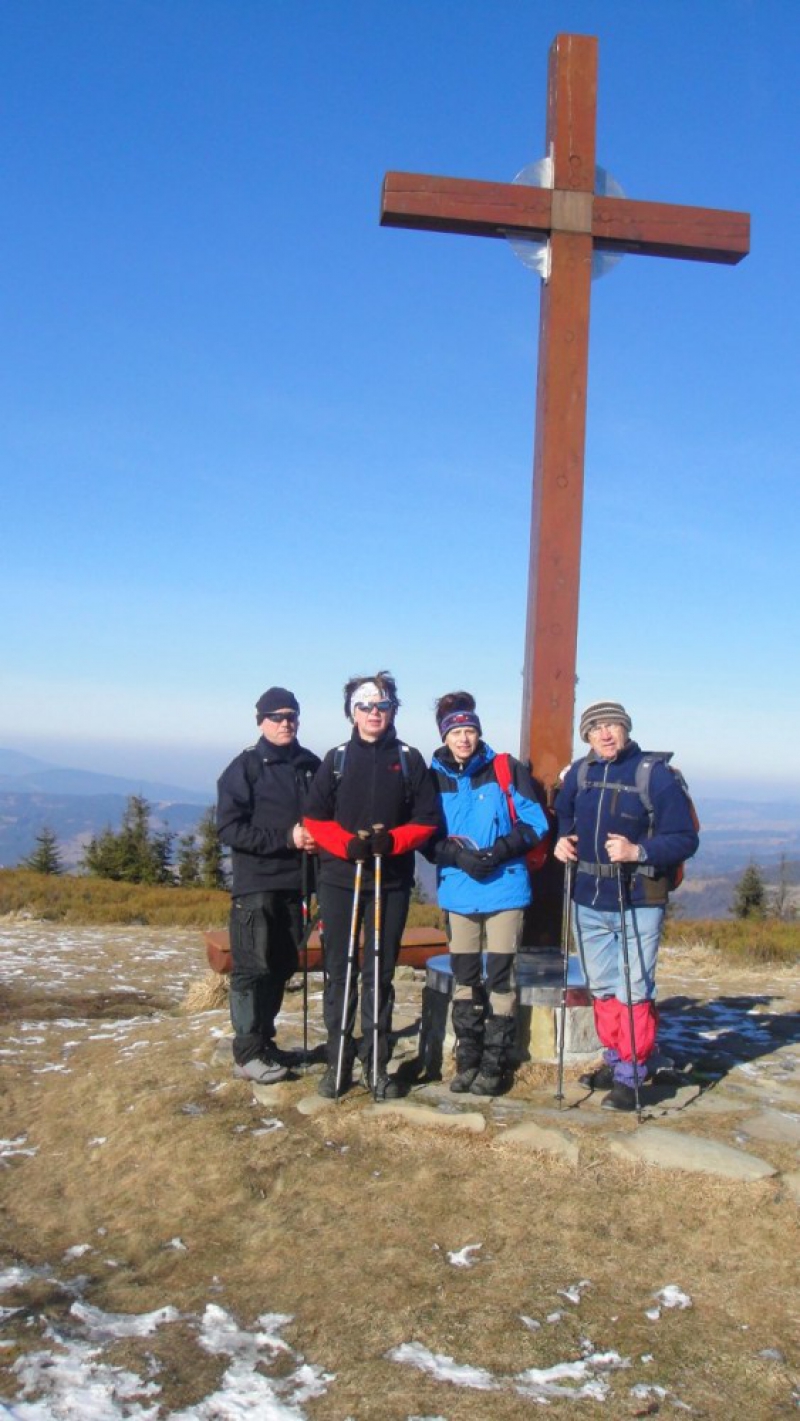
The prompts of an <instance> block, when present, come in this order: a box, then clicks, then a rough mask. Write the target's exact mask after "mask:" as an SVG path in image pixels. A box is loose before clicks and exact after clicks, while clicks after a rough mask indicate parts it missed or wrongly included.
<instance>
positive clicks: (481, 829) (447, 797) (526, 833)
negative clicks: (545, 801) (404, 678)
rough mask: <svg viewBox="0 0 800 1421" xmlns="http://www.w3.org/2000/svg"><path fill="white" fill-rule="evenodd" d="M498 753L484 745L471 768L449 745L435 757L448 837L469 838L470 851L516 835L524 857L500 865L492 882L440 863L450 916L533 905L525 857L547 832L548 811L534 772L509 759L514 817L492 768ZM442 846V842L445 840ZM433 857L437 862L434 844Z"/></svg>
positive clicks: (441, 892)
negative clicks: (539, 798)
mask: <svg viewBox="0 0 800 1421" xmlns="http://www.w3.org/2000/svg"><path fill="white" fill-rule="evenodd" d="M494 758H495V752H494V750H492V749H491V748H490V746H488V745H485V744H484V743H483V741H480V742H479V744H478V748H477V750H476V752H475V754H474V755H473V757H472V759H471V760H470V761H469V762H468V764H466V765H464V766H460V765H459V764H458V762H457V761H456V760H455V758H454V756H453V755H452V754H451V752H450V751H449V750H448V749H447V747H446V746H444V747H443V748H442V749H441V750H438V751H437V752H436V754H435V755H434V757H433V761H432V765H431V769H432V770H433V773H434V775H435V777H436V782H437V786H438V790H439V797H440V803H441V807H442V816H443V821H444V822H443V828H442V838H443V837H444V835H447V836H450V837H455V838H460V839H464V840H465V842H466V844H467V846H468V847H469V848H476V849H490V848H492V847H493V845H494V843H495V841H496V840H497V839H499V838H501V837H503V836H506V835H513V836H514V842H515V843H516V841H517V840H518V841H519V852H520V855H521V856H520V857H518V858H512V859H510V860H508V861H507V862H506V863H503V864H500V865H499V867H498V868H496V869H495V870H494V872H493V873H491V874H490V875H489V877H488V878H484V879H480V880H478V879H475V878H470V876H469V874H467V873H465V872H464V871H463V869H460V868H455V867H452V866H448V867H443V866H441V865H437V883H438V896H439V906H440V908H444V909H445V910H446V911H447V912H449V913H499V912H501V911H503V910H504V909H508V908H526V907H527V906H528V904H529V903H530V901H531V880H530V875H529V873H528V869H527V866H526V864H525V859H524V857H523V856H522V855H524V854H525V853H526V852H527V850H528V849H531V848H533V846H534V844H536V843H538V841H539V839H541V838H543V837H544V836H545V835H546V834H547V832H548V825H547V820H546V818H545V814H544V810H543V809H542V807H541V805H540V804H539V803H538V801H537V799H536V790H535V788H534V785H533V781H532V779H531V776H530V771H529V770H528V769H527V767H526V766H525V765H521V764H520V763H519V761H518V760H514V759H513V758H512V757H509V763H510V768H511V785H510V793H511V795H512V796H513V800H514V807H515V809H516V811H517V822H516V824H515V823H514V821H513V820H512V818H511V811H510V809H509V807H508V796H507V795H506V793H505V791H504V790H502V789H501V788H500V785H499V784H498V782H497V776H496V774H495V771H494V767H493V765H492V761H493V760H494ZM440 842H442V839H441V838H440ZM432 857H433V858H434V860H435V859H436V849H435V846H434V849H433V853H432Z"/></svg>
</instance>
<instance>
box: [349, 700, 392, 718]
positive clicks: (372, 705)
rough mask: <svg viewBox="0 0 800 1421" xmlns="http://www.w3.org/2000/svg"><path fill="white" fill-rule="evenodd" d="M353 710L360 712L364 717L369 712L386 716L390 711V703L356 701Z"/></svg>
mask: <svg viewBox="0 0 800 1421" xmlns="http://www.w3.org/2000/svg"><path fill="white" fill-rule="evenodd" d="M355 708H356V710H357V711H362V712H363V714H364V715H369V713H370V711H380V713H381V715H388V713H389V711H390V710H391V709H392V702H391V701H369V702H367V701H356V705H355Z"/></svg>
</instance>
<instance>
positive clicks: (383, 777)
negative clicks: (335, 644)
mask: <svg viewBox="0 0 800 1421" xmlns="http://www.w3.org/2000/svg"><path fill="white" fill-rule="evenodd" d="M399 705H400V701H399V699H398V696H397V685H396V682H395V680H394V677H393V676H392V675H390V673H389V672H388V671H379V672H378V673H377V674H376V675H374V676H353V677H351V679H350V680H349V681H348V682H347V684H346V685H345V687H344V712H345V715H346V717H347V719H348V720H349V721H350V722H351V724H352V726H353V731H352V734H351V736H350V739H349V740H348V741H347V742H346V744H344V745H339V746H336V747H334V748H333V749H332V750H329V751H328V753H327V755H326V756H325V758H324V760H323V762H322V764H321V766H320V768H319V770H318V771H317V774H316V775H315V777H314V779H313V781H312V783H311V786H310V788H309V792H308V797H307V800H306V806H305V815H304V819H303V823H304V826H305V828H306V830H307V831H308V833H309V834H311V835H312V837H313V839H314V841H315V843H316V844H317V847H318V850H319V858H320V867H319V885H318V892H319V903H320V908H321V910H322V920H323V922H324V924H325V992H324V1004H323V1012H324V1018H325V1027H326V1030H327V1035H328V1042H327V1061H328V1069H327V1070H326V1071H325V1074H324V1075H323V1077H322V1080H321V1081H320V1084H319V1087H318V1090H319V1094H320V1095H323V1096H327V1097H330V1098H332V1097H334V1096H335V1095H336V1094H337V1083H338V1088H339V1092H340V1093H341V1091H343V1090H347V1089H349V1087H350V1085H351V1084H352V1075H353V1066H354V1063H355V1058H356V1051H357V1050H358V1055H359V1058H360V1061H361V1070H362V1077H363V1080H364V1084H365V1085H368V1086H373V1087H374V1091H375V1097H376V1099H378V1100H386V1099H390V1098H392V1097H394V1096H397V1095H399V1093H400V1091H399V1087H398V1085H397V1082H396V1080H395V1078H394V1077H392V1076H389V1074H388V1072H387V1065H388V1062H389V1057H390V1034H391V1028H392V1006H393V1002H394V991H393V987H392V980H393V977H394V969H395V966H396V964H397V958H398V954H399V951H400V942H401V939H402V936H403V930H404V928H405V925H406V918H407V916H408V904H409V900H410V896H411V888H412V885H413V882H414V851H415V850H416V849H419V848H421V847H422V845H423V844H424V843H425V842H426V841H427V840H428V839H429V838H430V837H431V835H432V834H433V833H434V830H435V828H436V825H437V822H438V816H437V808H436V794H435V790H434V787H433V782H432V780H431V778H430V775H429V773H428V770H427V767H426V765H425V761H424V760H423V758H422V756H421V755H420V753H419V751H418V750H415V749H413V748H412V747H411V746H410V745H404V744H402V743H401V741H400V740H398V737H397V732H396V731H395V727H394V722H395V716H396V714H397V710H398V707H399ZM376 858H380V861H381V895H380V907H381V911H380V918H381V921H380V923H379V963H378V1001H377V1004H376V1003H375V1002H374V1000H373V997H374V992H373V988H374V980H375V966H374V959H373V955H372V950H371V945H372V943H373V941H374V940H375V895H374V888H375V866H376V865H375V860H376ZM358 863H360V864H361V865H362V867H361V872H360V874H359V875H358V881H359V884H360V886H361V889H362V892H361V897H360V900H359V902H358V905H357V914H356V923H355V934H354V939H355V942H356V943H357V942H358V938H359V934H360V930H361V927H362V924H363V928H364V940H365V951H364V956H365V958H366V961H365V962H362V964H361V1028H362V1036H361V1040H360V1042H359V1043H358V1044H357V1043H356V1040H355V1025H356V1010H357V1005H358V982H357V975H358V974H357V970H356V971H353V972H351V974H350V991H349V994H348V993H347V991H346V988H347V983H348V971H347V962H348V948H349V946H350V941H351V929H352V927H353V906H354V894H355V885H356V877H357V875H356V865H357V864H358ZM346 995H347V997H348V1000H347V1002H346V1003H345V996H346ZM376 1039H377V1059H375V1058H374V1055H373V1050H374V1043H375V1040H376Z"/></svg>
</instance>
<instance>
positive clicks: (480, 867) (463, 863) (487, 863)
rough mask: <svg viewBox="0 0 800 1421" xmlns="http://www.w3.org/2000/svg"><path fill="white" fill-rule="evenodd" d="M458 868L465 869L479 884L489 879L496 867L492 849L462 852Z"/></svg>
mask: <svg viewBox="0 0 800 1421" xmlns="http://www.w3.org/2000/svg"><path fill="white" fill-rule="evenodd" d="M458 867H459V868H463V870H464V872H465V873H468V874H469V876H470V878H474V879H476V880H477V881H478V882H480V881H481V879H483V878H489V877H490V876H491V874H493V873H494V869H495V866H494V864H493V863H492V851H491V849H464V848H462V849H461V851H460V855H459V859H458Z"/></svg>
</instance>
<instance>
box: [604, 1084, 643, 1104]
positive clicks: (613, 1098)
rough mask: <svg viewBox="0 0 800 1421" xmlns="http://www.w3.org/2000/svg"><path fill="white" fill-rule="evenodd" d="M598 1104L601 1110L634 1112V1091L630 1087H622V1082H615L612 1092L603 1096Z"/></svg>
mask: <svg viewBox="0 0 800 1421" xmlns="http://www.w3.org/2000/svg"><path fill="white" fill-rule="evenodd" d="M600 1104H601V1106H602V1108H603V1110H635V1109H636V1091H635V1090H634V1088H633V1086H632V1085H624V1084H623V1082H622V1081H615V1082H614V1087H613V1090H610V1091H609V1092H608V1095H604V1096H603V1099H602V1101H601V1102H600Z"/></svg>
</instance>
